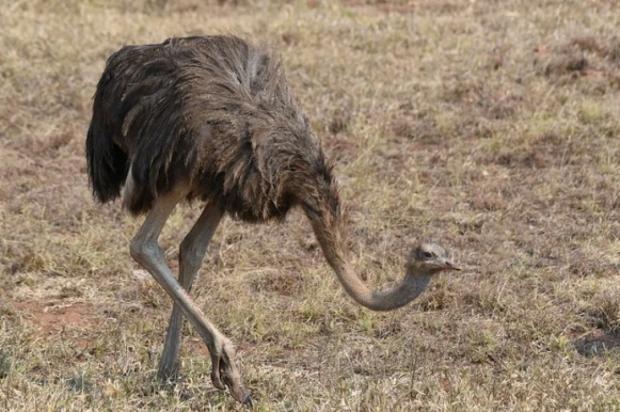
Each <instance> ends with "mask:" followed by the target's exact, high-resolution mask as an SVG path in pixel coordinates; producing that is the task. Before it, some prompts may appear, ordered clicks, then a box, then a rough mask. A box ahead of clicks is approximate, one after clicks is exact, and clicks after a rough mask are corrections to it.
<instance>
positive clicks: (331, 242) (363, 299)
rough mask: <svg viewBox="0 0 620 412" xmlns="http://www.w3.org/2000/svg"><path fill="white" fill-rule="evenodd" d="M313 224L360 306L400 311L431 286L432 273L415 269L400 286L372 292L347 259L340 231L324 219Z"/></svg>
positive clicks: (331, 261)
mask: <svg viewBox="0 0 620 412" xmlns="http://www.w3.org/2000/svg"><path fill="white" fill-rule="evenodd" d="M310 221H311V223H312V226H313V228H314V233H315V234H316V237H317V240H318V241H319V244H320V245H321V249H322V250H323V254H324V255H325V258H326V259H327V262H328V263H329V265H330V266H331V267H332V268H333V269H334V272H336V276H337V277H338V280H339V281H340V283H341V284H342V286H343V287H344V290H345V291H346V292H347V294H349V296H351V297H352V298H353V299H354V300H355V301H356V302H357V303H359V304H360V305H363V306H365V307H367V308H368V309H372V310H376V311H388V310H393V309H397V308H400V307H402V306H405V305H406V304H407V303H409V302H411V301H412V300H414V299H415V298H417V297H418V296H419V295H420V294H421V293H422V292H423V291H424V289H426V287H427V286H428V284H429V282H430V280H431V274H430V273H416V271H415V267H412V268H409V269H408V271H407V274H406V275H405V277H404V279H403V280H402V281H401V282H400V283H399V284H397V285H396V286H394V287H392V288H388V289H385V290H376V291H373V290H370V289H369V288H368V286H366V284H365V283H364V282H363V281H362V280H361V279H360V278H359V277H358V276H357V274H355V273H354V272H353V271H352V270H351V269H350V266H349V263H348V262H347V260H346V259H345V257H344V256H345V254H344V250H343V249H344V247H343V243H344V242H343V240H342V236H341V234H340V233H339V231H338V228H337V227H333V226H332V227H328V226H327V225H326V224H325V223H324V222H323V221H321V220H320V219H312V218H311V219H310ZM336 226H337V225H336Z"/></svg>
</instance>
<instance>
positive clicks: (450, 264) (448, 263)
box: [444, 259, 463, 271]
mask: <svg viewBox="0 0 620 412" xmlns="http://www.w3.org/2000/svg"><path fill="white" fill-rule="evenodd" d="M444 264H445V269H444V270H459V271H460V270H463V269H461V268H460V267H459V266H457V265H455V264H454V263H453V262H452V261H451V260H449V259H446V260H445V262H444Z"/></svg>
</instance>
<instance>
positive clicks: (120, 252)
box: [0, 0, 620, 411]
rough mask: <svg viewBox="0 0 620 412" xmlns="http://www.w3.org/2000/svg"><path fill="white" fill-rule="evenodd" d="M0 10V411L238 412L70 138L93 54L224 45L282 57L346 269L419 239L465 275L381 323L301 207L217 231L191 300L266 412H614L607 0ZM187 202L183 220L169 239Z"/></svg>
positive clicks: (617, 242) (79, 139)
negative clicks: (343, 241)
mask: <svg viewBox="0 0 620 412" xmlns="http://www.w3.org/2000/svg"><path fill="white" fill-rule="evenodd" d="M5 3H6V4H2V7H0V22H2V23H1V26H2V31H1V32H0V50H1V51H2V52H0V285H1V287H0V409H2V410H24V411H31V410H114V411H124V410H127V411H129V410H136V409H147V410H173V409H174V410H205V409H209V410H211V409H213V410H230V409H233V410H234V409H236V408H237V406H236V405H235V404H234V403H233V402H232V400H231V398H230V397H229V396H228V395H226V394H225V393H221V392H219V391H217V390H215V389H214V388H213V386H212V385H211V383H210V380H209V372H210V365H209V360H208V359H209V358H208V356H207V352H206V351H205V349H204V347H203V346H202V345H201V344H200V341H199V339H198V337H197V336H196V335H195V334H194V332H193V331H192V330H190V329H189V328H187V330H186V339H185V346H184V349H183V354H182V355H183V375H182V380H181V382H180V383H179V384H177V385H175V386H167V385H160V384H158V383H157V382H156V380H155V379H154V374H155V368H156V365H157V360H158V356H159V352H160V350H161V346H162V340H163V334H164V328H165V322H166V321H167V318H168V316H169V310H170V302H169V299H168V298H167V297H166V296H165V295H164V293H163V292H162V291H161V290H160V289H159V288H158V287H157V285H156V284H155V283H154V282H153V281H152V280H151V279H150V278H149V277H148V276H145V274H144V273H143V272H141V271H140V270H139V268H138V267H137V266H136V265H135V264H134V263H133V262H132V261H131V259H130V258H129V255H128V247H127V246H128V239H130V238H131V236H132V235H133V233H134V232H135V230H136V228H137V227H138V225H139V223H140V222H139V221H136V220H132V219H130V218H128V217H127V216H125V215H124V214H123V213H122V212H121V210H120V208H119V205H118V204H114V205H108V206H100V205H96V204H94V202H93V201H92V198H91V194H90V192H89V188H88V186H87V178H86V175H85V170H84V169H85V161H84V156H83V145H84V136H85V130H86V128H87V125H88V120H89V116H90V105H91V96H92V94H93V91H94V88H95V84H96V81H97V80H98V76H99V75H100V73H101V71H102V69H103V65H104V61H105V58H106V57H107V56H108V55H109V54H110V53H111V52H112V51H114V50H116V49H118V48H119V47H120V46H121V45H123V44H127V43H148V42H159V41H162V40H163V39H165V38H166V37H169V36H172V35H186V34H197V33H236V34H241V35H244V36H246V37H248V38H253V39H256V40H257V41H261V42H266V43H268V44H270V45H271V47H272V48H274V49H275V50H277V51H278V53H280V54H281V56H282V58H283V60H284V62H285V65H286V67H287V69H288V73H289V78H290V81H291V83H292V86H293V89H294V90H295V91H296V93H297V94H298V96H299V97H300V99H301V100H302V102H303V104H304V106H305V107H306V110H307V114H308V116H309V117H310V118H311V120H312V123H313V126H314V128H315V130H316V131H317V133H318V134H319V136H320V137H321V139H322V140H323V142H324V146H325V148H326V150H327V151H328V153H329V155H330V156H331V157H332V158H334V159H335V160H336V161H337V164H338V166H337V174H338V176H339V180H340V183H341V187H342V191H343V198H344V199H345V200H346V201H347V205H348V210H349V216H350V220H351V224H352V227H351V233H350V240H351V247H352V253H351V255H352V257H353V259H354V264H355V267H356V268H358V271H359V272H360V274H361V275H362V276H364V277H365V278H366V279H368V282H370V283H371V284H373V285H380V284H384V283H385V282H388V281H391V280H394V279H396V278H398V277H399V276H400V272H401V269H402V263H403V262H402V256H403V254H404V252H405V251H406V250H407V249H408V247H409V246H410V245H411V244H412V243H413V242H415V241H418V240H421V239H435V240H438V241H439V242H440V243H442V244H444V245H446V246H448V247H449V248H450V249H451V250H453V251H455V252H456V254H457V257H458V260H459V261H460V262H461V263H462V264H463V265H465V266H466V267H467V270H466V271H465V272H463V273H461V274H458V275H450V276H448V275H446V276H442V277H441V278H439V279H438V280H437V281H435V282H434V283H433V285H432V287H431V288H430V290H429V291H427V292H426V293H425V294H424V295H423V296H422V297H420V299H419V300H418V301H416V302H415V303H414V304H413V305H410V306H408V307H407V308H405V309H401V310H399V311H396V312H393V313H387V314H378V313H373V312H370V311H367V310H365V309H362V308H360V307H359V306H357V305H355V304H353V303H352V302H351V300H350V299H349V298H347V297H346V296H345V294H344V293H343V291H342V290H341V288H340V287H339V286H338V285H337V283H336V280H335V279H334V276H333V275H332V273H331V272H330V270H329V268H328V267H327V265H326V264H325V262H324V260H323V258H322V256H321V254H320V251H319V250H318V248H317V245H316V242H315V241H314V239H313V237H312V235H311V231H310V227H309V225H308V224H307V222H306V221H305V220H304V218H303V216H302V215H301V213H299V212H294V213H292V214H291V216H290V217H289V218H287V221H286V222H285V223H284V224H273V225H262V226H248V225H243V224H239V223H237V222H234V221H231V220H226V222H225V223H224V224H223V225H222V226H221V227H220V228H219V230H218V233H217V234H216V237H215V239H214V241H213V244H212V247H211V249H210V253H209V257H208V259H207V261H206V263H205V265H204V267H203V269H202V270H201V272H200V279H199V281H198V283H197V286H196V289H195V292H194V296H195V297H196V300H197V302H198V303H199V305H200V306H201V307H203V308H204V309H205V311H206V312H207V313H208V314H209V316H210V317H211V318H212V319H213V320H214V321H215V322H216V323H217V324H218V325H220V326H221V328H222V330H223V331H224V332H225V333H226V334H227V335H228V336H229V337H230V338H231V339H232V340H233V341H234V342H235V343H236V344H237V346H238V348H239V352H240V359H241V363H242V370H243V372H244V374H245V377H246V382H247V383H248V385H249V387H250V388H251V389H252V391H253V393H254V397H255V398H256V400H257V409H258V410H295V411H297V410H377V411H385V410H413V409H415V408H419V409H422V410H458V411H461V410H536V411H538V410H562V409H564V410H618V409H620V377H619V374H620V138H619V132H620V34H619V32H618V27H620V10H619V9H618V6H617V4H616V2H615V1H611V0H609V1H603V0H601V1H588V2H584V1H552V0H545V1H534V0H519V1H501V0H497V1H490V0H489V1H459V0H453V1H448V0H438V1H430V0H424V1H396V2H380V1H357V0H354V1H353V0H352V1H343V2H341V3H336V2H327V1H320V0H319V1H307V2H295V3H294V4H292V5H291V4H285V3H280V2H273V3H271V4H268V3H267V2H263V1H256V2H254V1H239V2H236V3H233V4H229V3H228V2H223V3H222V4H220V3H221V2H220V3H218V2H213V3H210V2H202V1H193V0H179V1H147V0H144V1H132V2H130V1H123V0H114V1H109V2H101V1H99V2H97V1H86V2H78V1H60V0H52V1H42V0H34V1H26V0H23V1H22V0H18V1H17V2H5ZM199 207H200V205H198V204H196V205H193V206H188V207H184V208H181V209H180V210H178V211H177V212H176V213H175V215H174V216H173V217H172V219H171V221H170V224H169V225H168V226H167V228H166V229H165V231H164V234H163V237H162V241H161V243H162V246H163V247H164V249H165V250H166V253H167V255H168V257H169V258H170V260H171V263H172V266H173V267H174V268H176V262H175V259H176V258H177V247H178V243H179V242H180V240H181V239H182V237H183V234H184V233H185V232H186V231H187V230H188V228H189V227H190V225H191V222H192V221H193V220H194V219H195V218H196V216H197V213H198V211H199Z"/></svg>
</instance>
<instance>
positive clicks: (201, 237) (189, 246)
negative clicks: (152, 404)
mask: <svg viewBox="0 0 620 412" xmlns="http://www.w3.org/2000/svg"><path fill="white" fill-rule="evenodd" d="M221 219H222V211H221V210H220V209H219V208H218V207H217V206H215V205H212V204H207V205H206V206H205V208H204V209H203V211H202V213H201V214H200V217H199V218H198V220H197V221H196V223H195V224H194V226H193V227H192V229H191V230H190V231H189V233H188V234H187V235H186V236H185V238H184V239H183V242H181V247H180V250H179V283H180V284H181V286H182V287H183V288H184V289H185V290H186V291H187V293H189V292H190V290H191V288H192V283H193V282H194V279H195V278H196V273H198V269H199V268H200V265H201V264H202V260H203V258H204V256H205V253H206V252H207V247H208V245H209V241H210V240H211V237H212V236H213V234H214V233H215V230H216V229H217V226H218V224H219V222H220V220H221ZM182 327H183V312H182V311H181V307H180V306H179V305H178V304H177V303H174V306H173V308H172V315H171V316H170V322H169V323H168V332H167V333H166V340H165V344H164V350H163V352H162V354H161V359H160V360H159V371H158V373H157V376H158V377H159V379H161V380H167V379H174V378H176V376H177V373H178V368H179V365H178V358H179V348H180V346H181V329H182Z"/></svg>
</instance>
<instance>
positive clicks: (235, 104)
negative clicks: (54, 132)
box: [87, 36, 337, 222]
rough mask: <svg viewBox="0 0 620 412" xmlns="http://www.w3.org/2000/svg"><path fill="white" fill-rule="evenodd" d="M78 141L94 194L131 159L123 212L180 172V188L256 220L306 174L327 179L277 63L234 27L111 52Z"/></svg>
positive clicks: (113, 187)
mask: <svg viewBox="0 0 620 412" xmlns="http://www.w3.org/2000/svg"><path fill="white" fill-rule="evenodd" d="M87 148H88V149H87V154H88V159H89V171H90V176H91V182H92V187H93V190H94V192H95V194H96V196H97V198H98V199H99V200H101V201H103V202H105V201H108V200H112V199H114V198H115V197H117V196H118V195H119V194H120V189H121V186H122V185H123V183H124V182H125V177H126V174H127V172H128V170H129V169H131V178H132V180H133V191H132V193H128V198H126V199H124V201H125V204H126V206H127V208H128V209H129V210H130V211H131V212H132V213H133V214H139V213H144V212H147V211H148V210H149V209H150V208H151V206H152V204H153V201H154V200H155V199H156V198H157V197H158V196H161V195H162V194H165V193H167V192H168V191H170V190H171V189H172V188H173V187H175V186H176V185H178V184H180V183H181V182H183V183H184V184H188V185H189V186H190V188H191V192H190V193H189V194H188V196H189V197H190V198H191V197H198V198H200V199H203V200H214V201H216V202H218V203H219V205H220V206H221V207H222V208H223V209H224V210H225V211H226V212H228V213H230V214H231V215H233V216H236V217H239V218H241V219H243V220H246V221H253V222H255V221H265V220H268V219H271V218H282V217H283V216H284V215H285V214H286V212H287V211H288V210H289V209H290V207H291V206H292V205H293V204H296V203H299V202H300V201H302V199H300V198H299V196H298V194H299V193H301V192H302V191H301V190H300V189H301V188H302V187H300V186H304V187H305V188H307V187H308V186H310V185H309V183H310V182H309V179H311V180H312V186H313V189H314V186H316V185H326V186H327V187H329V186H330V185H332V184H333V179H332V176H331V172H330V168H329V167H328V165H327V164H326V161H325V157H324V155H323V153H322V151H321V148H320V144H319V141H318V139H317V138H316V137H315V135H314V134H313V133H312V132H311V130H310V128H309V126H308V122H307V120H306V118H305V116H304V115H303V113H302V111H301V110H300V108H299V106H298V104H297V102H296V100H295V99H294V97H293V96H292V95H291V93H290V92H289V90H288V86H287V83H286V79H285V77H284V73H283V70H282V68H281V65H280V63H279V62H278V61H277V60H275V59H273V58H272V57H271V56H269V54H267V53H266V52H265V51H264V50H262V49H260V48H258V47H254V46H252V45H249V44H248V43H246V42H244V41H243V40H241V39H239V38H236V37H226V36H209V37H192V38H181V39H169V40H167V41H165V42H164V43H162V44H156V45H146V46H128V47H124V48H122V49H121V50H119V51H118V52H116V53H114V54H113V55H112V56H110V58H109V59H108V63H107V66H106V69H105V71H104V73H103V75H102V77H101V80H100V82H99V85H98V86H97V92H96V94H95V99H94V107H93V119H92V123H91V126H90V129H89V132H88V138H87ZM300 174H303V176H300ZM332 194H333V195H336V194H337V192H336V191H335V190H334V191H332ZM309 206H310V207H312V205H309ZM314 206H315V207H316V205H314Z"/></svg>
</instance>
